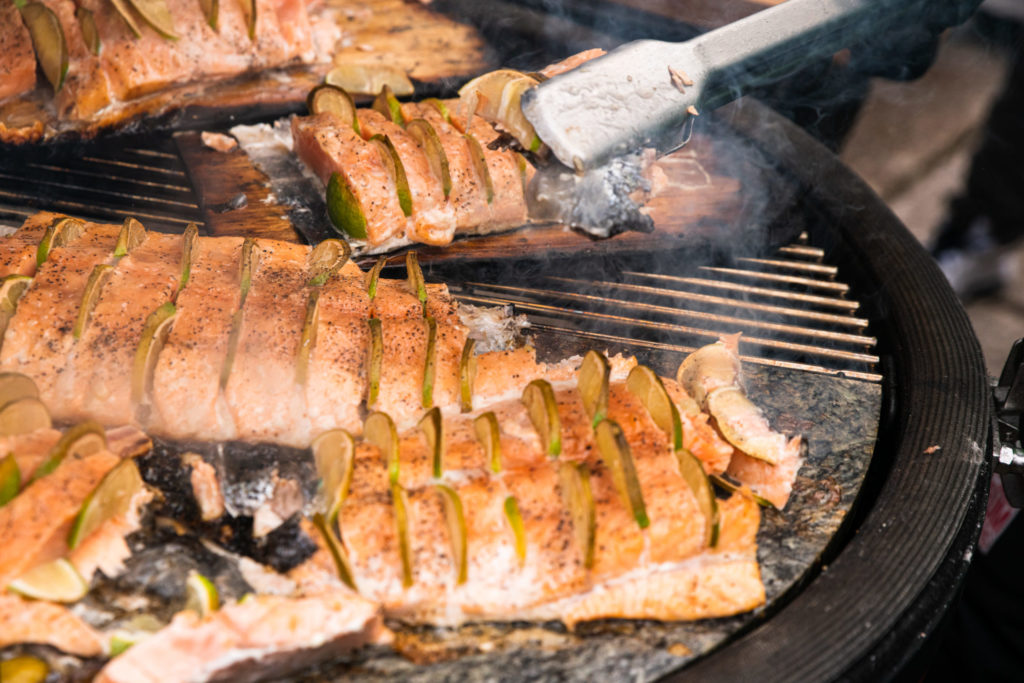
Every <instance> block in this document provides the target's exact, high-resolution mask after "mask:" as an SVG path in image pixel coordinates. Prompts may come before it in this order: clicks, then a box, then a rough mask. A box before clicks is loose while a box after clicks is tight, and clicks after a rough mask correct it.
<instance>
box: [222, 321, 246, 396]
mask: <svg viewBox="0 0 1024 683" xmlns="http://www.w3.org/2000/svg"><path fill="white" fill-rule="evenodd" d="M244 317H245V312H244V311H243V309H241V308H239V309H238V310H237V311H235V312H234V314H233V315H232V316H231V330H230V331H229V332H228V349H227V353H226V354H225V355H224V365H222V366H220V388H221V391H223V390H224V389H225V388H226V387H227V386H228V380H229V379H231V370H232V368H234V366H235V356H237V355H238V342H239V341H240V339H241V337H242V319H243V318H244Z"/></svg>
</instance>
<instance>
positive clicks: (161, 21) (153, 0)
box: [128, 0, 251, 40]
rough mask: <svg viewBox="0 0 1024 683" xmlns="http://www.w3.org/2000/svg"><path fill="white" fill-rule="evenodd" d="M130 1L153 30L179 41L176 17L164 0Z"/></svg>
mask: <svg viewBox="0 0 1024 683" xmlns="http://www.w3.org/2000/svg"><path fill="white" fill-rule="evenodd" d="M128 1H129V2H130V3H131V5H132V7H134V8H135V11H136V12H138V13H139V16H141V17H142V18H143V19H145V20H146V23H147V24H149V25H150V26H152V27H153V30H155V31H156V32H157V33H159V34H160V35H161V36H163V37H164V38H167V39H169V40H177V39H178V35H177V34H176V33H175V32H174V17H173V16H171V11H170V10H169V9H168V8H167V5H166V4H165V3H164V0H128ZM250 37H251V36H250Z"/></svg>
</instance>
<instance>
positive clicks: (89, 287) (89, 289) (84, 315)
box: [71, 263, 114, 339]
mask: <svg viewBox="0 0 1024 683" xmlns="http://www.w3.org/2000/svg"><path fill="white" fill-rule="evenodd" d="M112 272H114V266H112V265H109V264H107V263H99V264H97V265H95V266H93V269H92V272H91V273H89V279H88V281H86V283H85V291H83V292H82V300H81V302H79V304H78V316H77V317H76V318H75V325H74V327H72V328H71V335H72V337H74V338H75V339H81V338H82V333H84V332H85V326H86V325H88V324H89V317H90V316H91V315H92V310H93V309H94V308H96V302H97V301H99V298H100V292H101V291H102V290H103V285H105V284H106V282H107V280H108V279H109V278H110V274H111V273H112Z"/></svg>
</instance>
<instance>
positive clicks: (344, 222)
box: [327, 172, 366, 240]
mask: <svg viewBox="0 0 1024 683" xmlns="http://www.w3.org/2000/svg"><path fill="white" fill-rule="evenodd" d="M327 216H328V217H329V218H330V219H331V224H332V225H333V226H334V227H335V228H337V229H338V230H339V231H340V232H342V233H345V234H348V235H350V236H352V237H355V238H356V239H359V240H365V239H366V214H365V213H363V207H361V206H360V205H359V200H358V199H356V195H355V193H354V192H352V187H351V186H350V185H349V183H348V180H346V179H345V176H343V175H341V174H340V173H337V172H335V173H332V174H331V179H330V180H328V181H327Z"/></svg>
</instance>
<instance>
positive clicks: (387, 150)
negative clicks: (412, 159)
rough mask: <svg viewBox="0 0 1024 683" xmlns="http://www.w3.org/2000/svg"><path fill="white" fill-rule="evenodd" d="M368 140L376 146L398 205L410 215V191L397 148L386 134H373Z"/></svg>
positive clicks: (404, 212)
mask: <svg viewBox="0 0 1024 683" xmlns="http://www.w3.org/2000/svg"><path fill="white" fill-rule="evenodd" d="M368 142H369V143H370V144H371V145H374V146H376V147H377V150H378V151H379V152H380V160H381V162H382V163H383V164H384V168H385V169H386V170H387V173H388V176H389V177H390V178H391V182H392V183H393V184H394V186H395V194H396V195H397V196H398V206H399V207H401V209H402V213H403V214H405V215H406V216H411V215H412V191H411V190H410V189H409V177H408V176H407V175H406V174H405V164H403V163H402V158H401V157H400V156H398V150H397V149H395V145H394V143H392V142H391V138H389V137H388V136H387V135H380V134H379V133H378V134H377V135H374V136H373V137H371V138H370V139H369V140H368Z"/></svg>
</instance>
